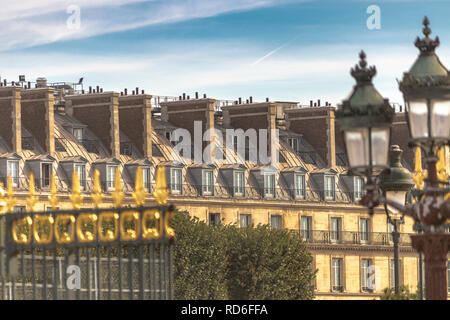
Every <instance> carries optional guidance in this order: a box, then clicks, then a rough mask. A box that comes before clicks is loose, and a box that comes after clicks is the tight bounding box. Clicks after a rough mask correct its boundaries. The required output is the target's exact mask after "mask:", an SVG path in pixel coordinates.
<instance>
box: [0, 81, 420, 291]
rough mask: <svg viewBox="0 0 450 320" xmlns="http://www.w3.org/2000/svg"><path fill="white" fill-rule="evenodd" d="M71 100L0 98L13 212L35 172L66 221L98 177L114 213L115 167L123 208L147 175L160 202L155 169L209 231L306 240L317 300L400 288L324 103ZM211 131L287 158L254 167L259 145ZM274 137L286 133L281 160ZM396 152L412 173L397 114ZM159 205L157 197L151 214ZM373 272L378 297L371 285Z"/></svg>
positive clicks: (73, 94) (0, 169) (32, 92)
mask: <svg viewBox="0 0 450 320" xmlns="http://www.w3.org/2000/svg"><path fill="white" fill-rule="evenodd" d="M68 89H69V90H63V89H61V86H55V85H51V84H49V85H46V84H45V83H44V84H40V85H39V86H37V87H36V88H31V87H30V86H29V85H28V86H26V87H18V86H16V85H14V86H12V85H7V84H6V83H3V85H2V86H1V87H0V111H1V115H2V116H1V117H0V180H1V181H3V183H4V184H5V185H6V183H7V176H9V175H11V176H12V177H13V179H12V183H13V186H14V189H15V192H16V193H17V197H18V198H19V202H18V204H17V207H16V210H25V203H26V202H25V198H26V196H27V189H28V177H29V174H30V173H31V172H32V173H33V174H34V176H35V178H36V186H37V188H38V190H39V196H40V202H39V204H38V206H39V207H38V208H37V209H38V210H47V208H49V203H48V198H47V196H48V194H49V186H50V176H51V173H54V174H55V175H56V181H57V185H58V190H59V194H60V197H61V203H60V209H66V208H70V201H69V198H68V196H69V194H70V188H71V183H72V182H71V180H72V173H73V172H74V171H76V172H78V173H79V176H80V186H81V189H82V190H84V191H85V192H89V193H90V191H91V188H92V182H93V170H94V169H95V168H97V169H99V170H100V173H101V180H102V185H103V189H104V192H105V194H106V197H105V202H106V203H108V202H109V203H111V202H112V199H111V197H110V192H111V190H112V189H113V187H114V172H115V169H116V168H117V167H118V168H119V169H120V172H121V176H122V180H123V183H124V191H125V192H126V194H127V197H126V201H125V202H129V203H131V202H132V198H131V191H132V189H133V184H134V178H135V173H136V169H137V168H138V167H139V166H141V167H143V169H144V184H145V186H146V188H147V189H148V191H151V190H152V188H153V187H154V178H155V172H156V168H157V167H158V166H160V165H164V166H166V168H167V170H166V172H167V181H168V186H169V188H170V191H171V195H170V201H171V202H172V203H173V204H175V205H176V206H177V208H179V209H180V210H186V211H188V212H189V213H190V214H191V215H192V216H196V217H199V218H200V219H202V220H205V221H207V222H208V223H209V224H217V223H224V224H228V223H236V224H237V225H239V226H247V225H251V224H254V225H257V224H260V223H261V224H269V225H271V226H272V228H283V229H288V230H290V231H291V232H292V233H293V234H295V235H296V236H299V237H302V238H303V239H304V240H305V241H306V243H307V246H308V248H309V250H310V252H311V253H312V255H313V257H314V260H313V268H315V269H317V270H318V272H317V277H316V279H315V286H316V296H317V298H318V299H373V298H376V297H379V295H380V293H381V292H382V289H383V288H386V287H392V286H393V283H394V279H393V265H394V264H393V247H392V237H391V235H390V233H389V232H390V231H391V228H390V226H389V225H388V224H387V222H386V216H385V212H384V209H383V208H381V207H380V208H377V209H376V210H375V214H374V215H373V216H369V215H368V213H367V210H366V208H364V207H361V206H359V205H358V204H357V201H358V199H360V198H361V197H362V195H363V189H362V186H363V181H362V180H361V178H360V177H356V176H351V175H349V174H348V173H347V170H346V164H347V159H346V156H345V152H344V146H343V141H342V139H341V136H340V133H339V126H338V123H336V120H335V107H334V106H331V105H330V104H328V103H325V106H322V105H321V103H320V101H318V102H316V103H314V105H313V103H312V102H311V104H310V105H308V106H300V104H298V103H296V102H272V101H269V100H268V99H267V100H266V101H265V102H259V103H256V102H253V99H252V98H250V99H249V100H247V101H246V102H243V101H242V100H241V99H239V100H238V101H236V102H235V103H229V102H224V101H219V100H216V99H212V98H207V97H206V96H203V97H202V98H200V97H199V96H198V94H196V95H195V98H193V99H191V98H190V97H188V96H186V95H183V96H180V97H177V98H172V99H160V98H161V97H157V99H155V98H156V97H152V96H151V95H149V94H145V93H143V92H142V93H141V94H139V90H138V88H136V90H135V91H133V94H130V95H129V94H127V91H126V90H125V91H124V92H122V93H117V92H103V90H102V89H99V88H98V87H97V89H92V88H90V90H89V92H84V91H76V90H72V89H71V87H70V86H69V87H68ZM164 101H165V102H164ZM196 121H198V122H197V123H199V124H200V126H197V127H196V126H195V122H196ZM180 128H181V129H185V132H189V134H190V135H191V137H192V138H198V137H199V139H200V140H199V141H201V142H200V143H199V144H198V143H197V144H195V146H193V147H192V148H191V151H192V152H191V156H189V157H188V156H186V155H185V154H184V153H183V154H180V153H176V152H174V145H176V142H175V141H171V140H175V139H174V137H176V136H177V132H178V131H177V129H180ZM207 129H216V130H218V132H222V133H223V135H224V137H226V131H227V129H242V130H243V131H244V132H246V131H247V130H249V129H255V130H262V129H266V130H267V133H268V134H267V136H266V138H267V140H268V141H269V143H268V148H267V150H264V152H266V153H267V154H269V155H272V154H274V153H275V152H276V151H277V150H278V156H279V161H278V163H277V164H276V167H275V168H273V167H272V168H271V170H267V169H268V168H267V167H268V166H266V165H263V164H261V163H252V161H250V156H251V154H252V152H254V151H255V149H252V147H255V145H258V144H259V142H260V140H261V139H263V136H261V135H260V136H258V137H257V139H256V140H257V141H258V143H256V144H255V145H253V146H252V145H250V144H248V143H245V142H246V141H247V140H248V141H250V137H249V138H248V139H247V138H245V139H244V153H239V152H236V151H237V150H238V144H239V142H238V141H236V140H237V139H234V138H233V141H230V140H229V141H228V144H226V143H224V144H222V145H221V144H220V143H219V141H218V140H217V137H215V136H206V138H205V139H202V138H204V137H203V134H204V132H205V131H206V130H207ZM271 129H278V130H279V142H278V143H277V145H276V148H274V147H273V144H272V142H273V141H276V139H275V136H274V135H273V134H272V133H271V132H272V131H271ZM244 136H245V135H244ZM274 139H275V140H274ZM202 140H203V141H202ZM392 140H393V141H392V144H398V145H400V147H401V148H402V149H403V150H404V165H405V167H407V168H409V169H411V168H412V167H413V153H412V151H410V149H409V148H408V146H407V143H408V130H407V125H406V121H405V114H404V113H402V112H398V113H397V114H396V118H395V121H394V127H393V134H392ZM209 144H211V145H213V146H218V147H219V148H220V149H221V150H222V151H223V153H224V154H225V157H221V158H217V157H216V159H215V160H214V161H212V162H211V163H204V162H202V161H200V162H199V161H194V160H195V159H193V158H194V156H192V154H193V153H195V151H196V149H200V150H201V151H202V152H206V151H207V152H209V153H210V154H212V155H214V156H216V154H217V150H218V149H217V148H211V149H207V146H208V145H209ZM230 149H231V150H230ZM197 151H198V150H197ZM258 151H259V150H258ZM238 160H239V161H238ZM88 203H90V202H89V201H86V206H89V204H88ZM153 203H154V199H153V198H152V196H151V195H149V197H148V204H149V205H150V204H153ZM413 232H414V231H413V221H412V220H411V219H409V218H406V220H405V224H404V225H402V226H401V233H402V235H401V238H400V260H401V262H400V267H401V271H400V283H401V284H404V285H406V286H409V287H410V289H411V290H412V291H415V290H416V289H417V285H418V279H419V273H418V268H419V266H418V261H419V260H418V254H417V253H416V252H415V251H414V250H413V249H412V247H411V246H410V238H409V234H411V233H413ZM371 266H374V267H375V268H371ZM373 269H374V270H375V274H376V279H377V286H376V288H375V289H373V287H372V286H371V285H370V281H371V275H370V270H373Z"/></svg>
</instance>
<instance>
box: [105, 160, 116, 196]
mask: <svg viewBox="0 0 450 320" xmlns="http://www.w3.org/2000/svg"><path fill="white" fill-rule="evenodd" d="M116 168H117V166H107V167H106V190H107V191H111V190H114V181H115V177H116Z"/></svg>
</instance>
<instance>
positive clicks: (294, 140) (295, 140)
mask: <svg viewBox="0 0 450 320" xmlns="http://www.w3.org/2000/svg"><path fill="white" fill-rule="evenodd" d="M288 144H289V146H290V147H291V148H292V149H293V150H294V151H295V152H296V153H297V152H298V149H299V148H298V138H288Z"/></svg>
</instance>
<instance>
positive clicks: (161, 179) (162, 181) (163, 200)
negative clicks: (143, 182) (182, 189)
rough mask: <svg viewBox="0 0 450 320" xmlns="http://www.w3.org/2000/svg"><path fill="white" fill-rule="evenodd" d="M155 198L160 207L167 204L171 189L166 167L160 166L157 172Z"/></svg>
mask: <svg viewBox="0 0 450 320" xmlns="http://www.w3.org/2000/svg"><path fill="white" fill-rule="evenodd" d="M153 196H154V197H155V199H156V202H157V203H158V204H159V205H164V204H167V198H168V197H169V189H167V181H166V168H165V167H164V166H159V167H158V171H157V172H156V188H155V191H154V192H153Z"/></svg>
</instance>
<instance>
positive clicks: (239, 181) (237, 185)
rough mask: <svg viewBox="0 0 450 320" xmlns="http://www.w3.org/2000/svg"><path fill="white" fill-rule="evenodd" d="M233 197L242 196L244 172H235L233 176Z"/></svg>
mask: <svg viewBox="0 0 450 320" xmlns="http://www.w3.org/2000/svg"><path fill="white" fill-rule="evenodd" d="M233 190H234V195H237V196H241V195H243V194H244V172H242V171H235V172H234V175H233Z"/></svg>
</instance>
